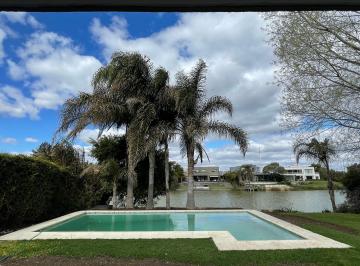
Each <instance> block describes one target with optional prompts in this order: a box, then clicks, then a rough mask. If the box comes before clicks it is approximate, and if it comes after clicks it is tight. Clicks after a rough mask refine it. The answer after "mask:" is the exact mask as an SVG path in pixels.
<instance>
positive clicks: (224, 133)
mask: <svg viewBox="0 0 360 266" xmlns="http://www.w3.org/2000/svg"><path fill="white" fill-rule="evenodd" d="M208 130H209V132H212V133H215V134H217V135H218V136H220V137H226V138H230V139H232V140H233V141H235V143H236V144H238V145H239V147H240V150H241V151H242V153H243V154H244V155H245V153H246V152H247V149H248V138H247V133H246V132H245V131H244V130H242V129H241V128H239V127H236V126H234V125H231V124H228V123H224V122H220V121H210V122H209V124H208Z"/></svg>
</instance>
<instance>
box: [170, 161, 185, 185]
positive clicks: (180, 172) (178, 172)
mask: <svg viewBox="0 0 360 266" xmlns="http://www.w3.org/2000/svg"><path fill="white" fill-rule="evenodd" d="M171 169H172V172H173V175H174V179H175V180H176V182H177V183H182V182H183V180H184V178H185V172H184V168H182V166H181V165H180V164H178V163H176V162H172V163H171Z"/></svg>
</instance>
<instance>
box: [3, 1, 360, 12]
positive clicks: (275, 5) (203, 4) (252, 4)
mask: <svg viewBox="0 0 360 266" xmlns="http://www.w3.org/2000/svg"><path fill="white" fill-rule="evenodd" d="M333 9H338V10H340V9H341V10H354V9H359V10H360V0H0V10H4V11H272V10H333Z"/></svg>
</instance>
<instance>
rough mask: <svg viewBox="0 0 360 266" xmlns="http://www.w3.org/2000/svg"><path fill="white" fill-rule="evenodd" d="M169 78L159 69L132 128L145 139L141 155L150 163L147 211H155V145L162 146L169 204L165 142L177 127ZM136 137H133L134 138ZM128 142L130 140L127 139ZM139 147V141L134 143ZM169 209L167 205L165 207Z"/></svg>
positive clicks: (167, 155)
mask: <svg viewBox="0 0 360 266" xmlns="http://www.w3.org/2000/svg"><path fill="white" fill-rule="evenodd" d="M168 80H169V75H168V72H167V71H166V70H165V69H163V68H158V69H157V70H156V71H155V73H154V75H153V78H152V82H151V86H150V88H149V89H148V91H147V92H145V93H144V94H143V97H141V98H139V100H141V101H142V106H141V109H142V110H143V111H139V112H138V116H137V117H136V118H135V120H134V123H133V124H134V126H136V127H137V128H138V131H139V132H142V133H141V134H142V135H143V136H144V141H143V142H142V143H141V146H142V147H143V150H144V153H146V152H147V153H148V159H149V186H148V198H147V205H146V208H147V209H153V208H154V201H153V195H154V172H155V152H156V148H157V146H158V145H164V146H165V167H164V168H165V184H166V191H167V192H166V195H167V203H169V150H168V141H169V140H170V138H171V136H172V134H173V131H174V128H175V123H176V110H175V108H174V105H175V101H174V98H173V94H172V93H171V88H170V87H169V85H168ZM134 137H136V136H132V137H131V138H134ZM129 138H130V137H129ZM136 141H137V142H138V143H139V140H136ZM167 207H168V208H169V207H170V206H169V204H167Z"/></svg>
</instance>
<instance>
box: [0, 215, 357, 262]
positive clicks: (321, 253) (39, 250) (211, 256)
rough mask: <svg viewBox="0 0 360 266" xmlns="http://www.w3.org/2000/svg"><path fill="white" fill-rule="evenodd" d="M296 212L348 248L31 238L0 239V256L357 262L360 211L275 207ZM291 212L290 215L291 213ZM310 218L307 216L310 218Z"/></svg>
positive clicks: (307, 225) (313, 228)
mask: <svg viewBox="0 0 360 266" xmlns="http://www.w3.org/2000/svg"><path fill="white" fill-rule="evenodd" d="M279 215H281V216H284V217H288V218H294V217H296V216H300V217H303V218H307V219H302V222H303V224H301V226H303V227H304V228H306V229H309V230H311V231H314V232H316V233H319V234H322V235H324V236H327V237H330V238H333V239H335V240H338V241H341V242H344V243H347V244H350V245H351V246H353V248H350V249H307V250H277V251H218V250H217V248H216V246H215V245H214V243H213V242H212V241H211V240H210V239H174V240H36V241H17V242H16V241H11V242H5V241H3V242H0V256H15V257H32V256H70V257H96V256H109V257H115V258H126V259H129V258H130V259H145V258H153V259H159V260H162V261H172V262H183V263H191V264H198V265H360V215H358V214H338V213H335V214H333V213H316V214H305V213H279ZM290 216H291V217H290ZM310 219H311V220H310ZM311 221H320V222H325V223H331V224H335V225H339V226H342V228H343V227H344V226H346V227H349V228H351V229H353V230H356V232H355V233H354V232H352V233H346V232H344V231H342V230H336V229H334V228H330V227H328V226H326V224H324V225H321V223H317V224H314V223H311Z"/></svg>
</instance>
